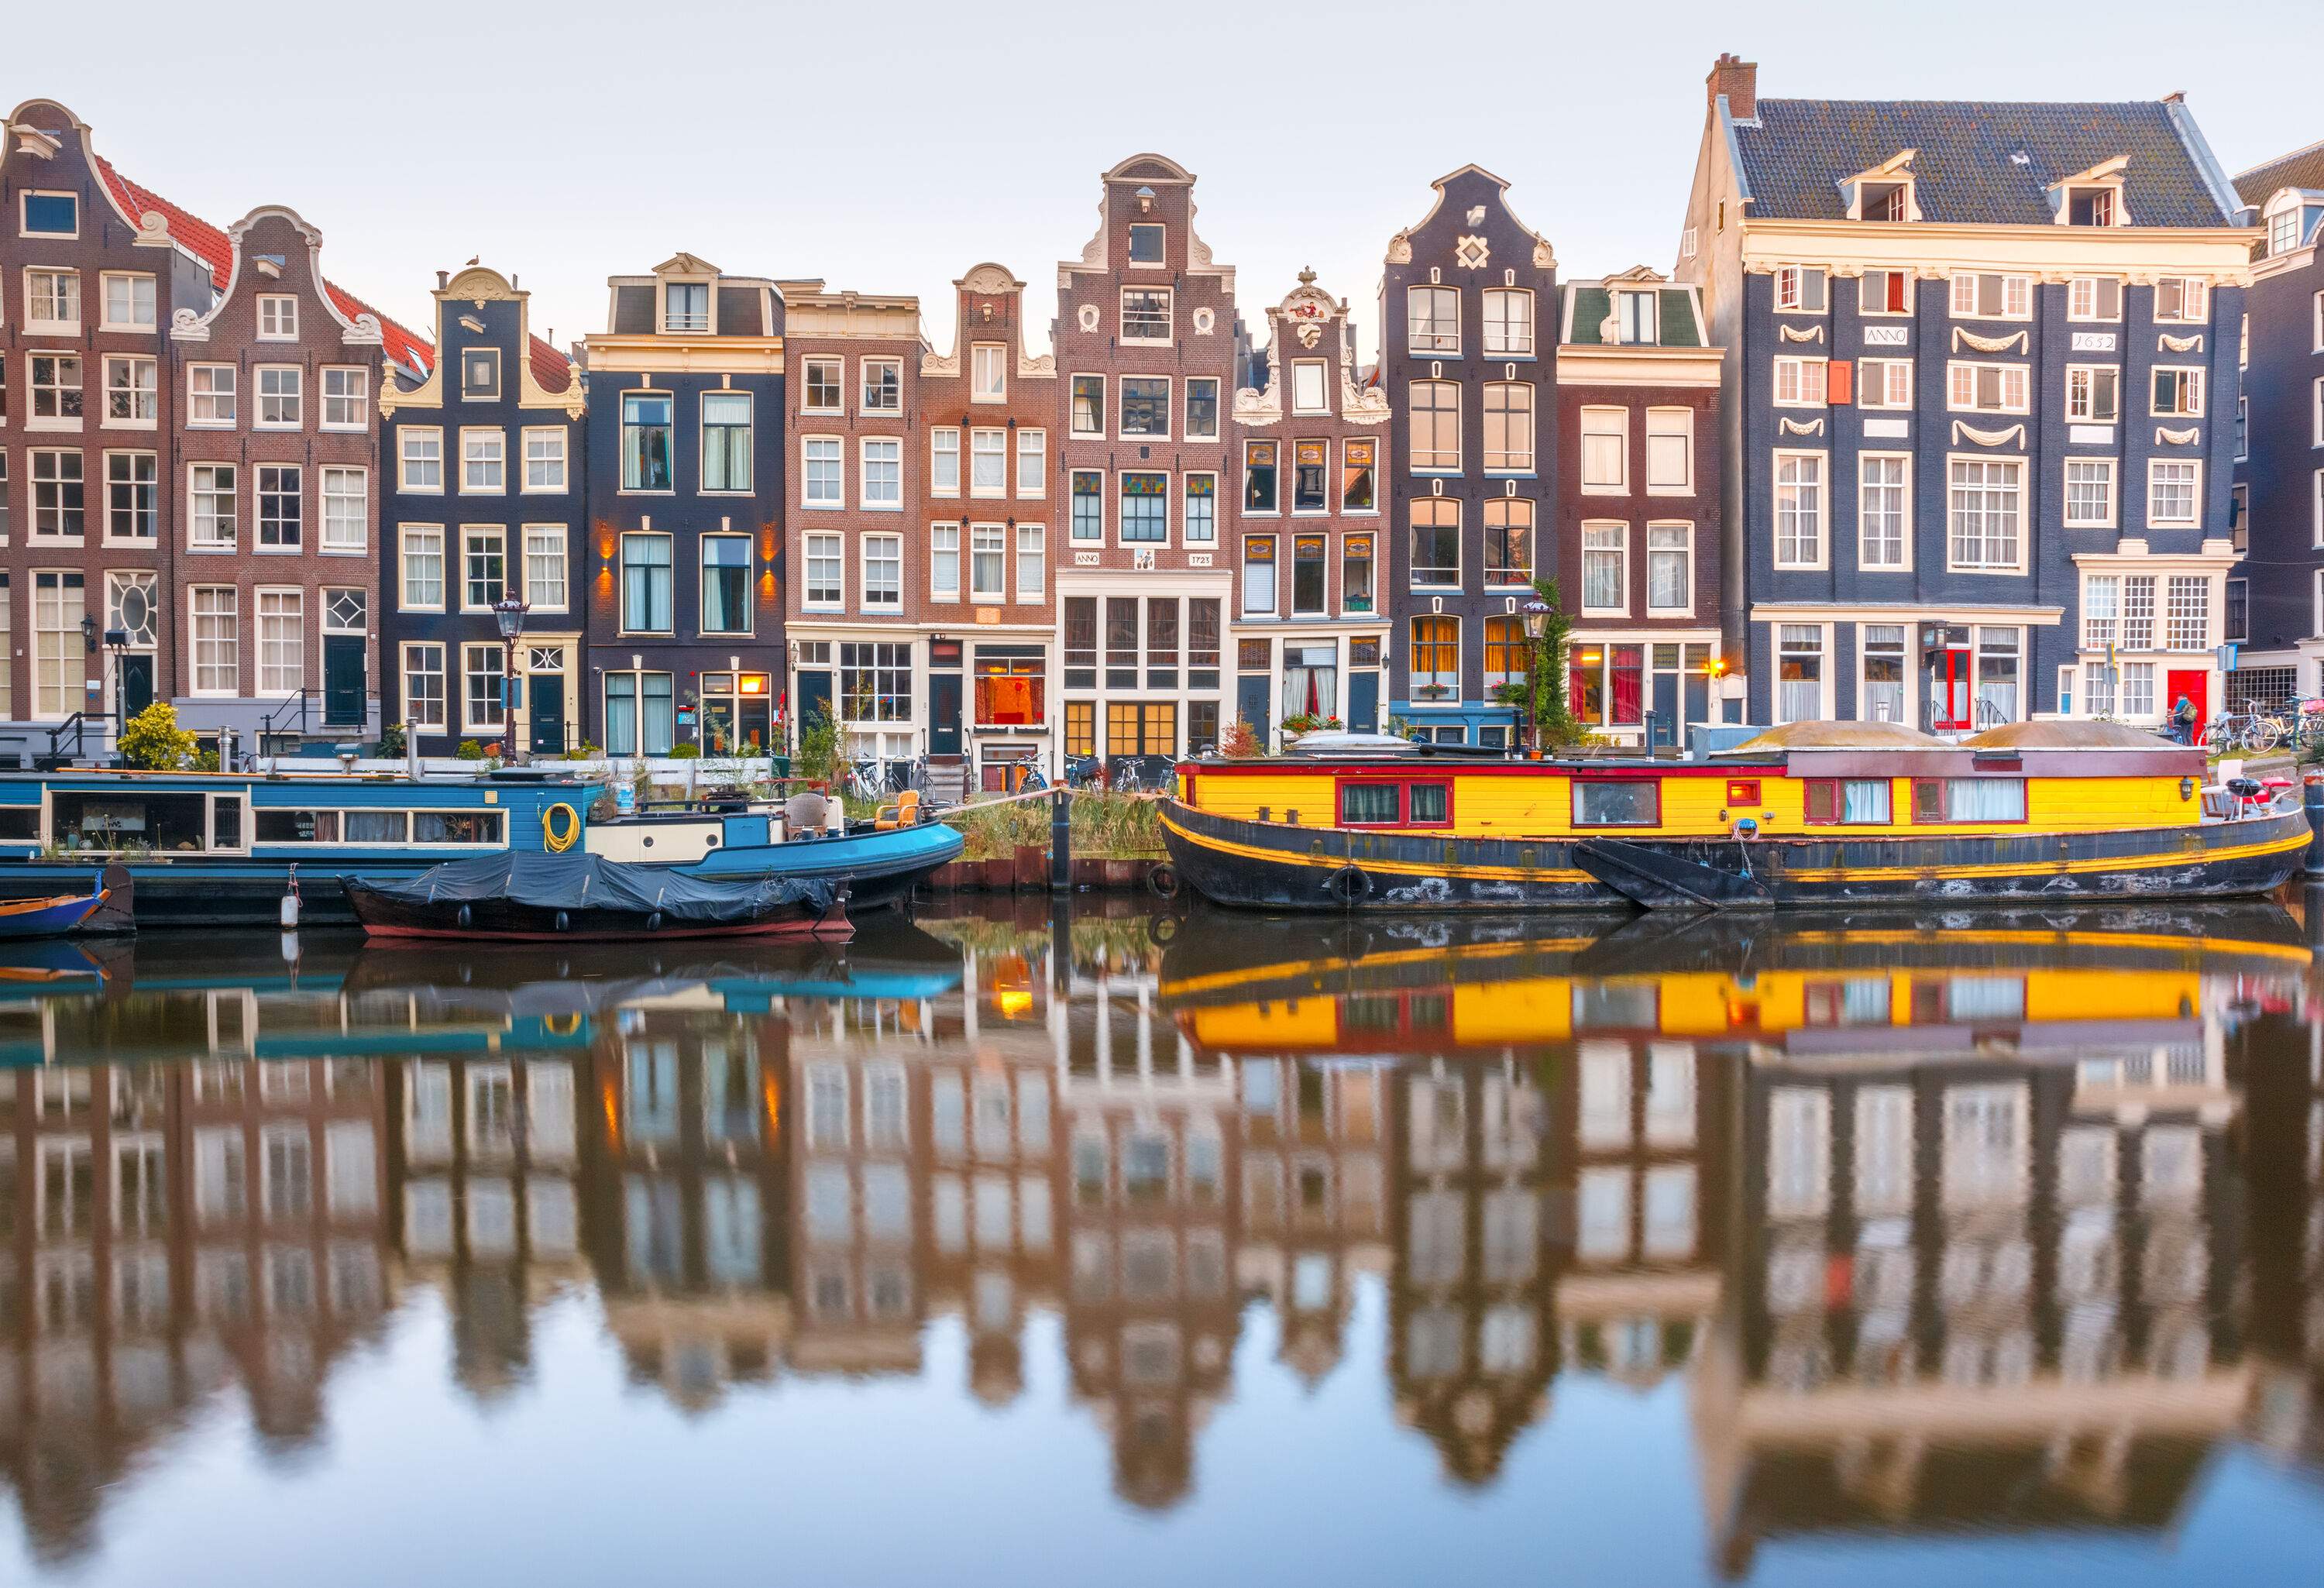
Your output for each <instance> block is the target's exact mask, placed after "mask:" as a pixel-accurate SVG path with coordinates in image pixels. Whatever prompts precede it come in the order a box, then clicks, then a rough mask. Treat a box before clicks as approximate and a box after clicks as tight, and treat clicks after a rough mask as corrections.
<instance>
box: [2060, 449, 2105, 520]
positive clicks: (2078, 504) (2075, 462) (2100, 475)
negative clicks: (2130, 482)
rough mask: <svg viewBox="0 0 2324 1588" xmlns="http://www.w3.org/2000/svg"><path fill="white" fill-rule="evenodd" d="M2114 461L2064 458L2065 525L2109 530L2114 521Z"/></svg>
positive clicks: (2099, 458) (2094, 458)
mask: <svg viewBox="0 0 2324 1588" xmlns="http://www.w3.org/2000/svg"><path fill="white" fill-rule="evenodd" d="M2114 474H2115V460H2114V459H2113V458H2111V457H2069V458H2068V459H2066V527H2067V528H2069V529H2078V530H2110V529H2112V528H2114V523H2115V485H2114Z"/></svg>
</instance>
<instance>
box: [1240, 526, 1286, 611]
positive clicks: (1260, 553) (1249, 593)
mask: <svg viewBox="0 0 2324 1588" xmlns="http://www.w3.org/2000/svg"><path fill="white" fill-rule="evenodd" d="M1279 584H1280V578H1279V577H1278V575H1277V572H1276V563H1275V537H1274V536H1273V535H1245V536H1244V537H1243V538H1242V610H1243V614H1244V615H1245V616H1248V617H1273V616H1274V615H1275V614H1276V610H1277V587H1278V586H1279Z"/></svg>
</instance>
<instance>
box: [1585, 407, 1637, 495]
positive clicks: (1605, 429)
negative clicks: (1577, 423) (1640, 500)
mask: <svg viewBox="0 0 2324 1588" xmlns="http://www.w3.org/2000/svg"><path fill="white" fill-rule="evenodd" d="M1652 450H1653V449H1652V448H1651V446H1650V447H1649V448H1648V451H1649V453H1651V452H1652ZM1629 489H1630V411H1629V410H1628V409H1627V408H1610V407H1608V408H1598V407H1591V408H1584V409H1583V410H1582V494H1585V495H1594V496H1620V495H1626V494H1628V492H1629Z"/></svg>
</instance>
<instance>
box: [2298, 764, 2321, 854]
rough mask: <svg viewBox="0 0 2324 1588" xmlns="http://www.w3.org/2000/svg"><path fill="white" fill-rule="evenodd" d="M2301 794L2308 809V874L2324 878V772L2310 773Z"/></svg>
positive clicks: (2303, 782) (2304, 780) (2301, 788)
mask: <svg viewBox="0 0 2324 1588" xmlns="http://www.w3.org/2000/svg"><path fill="white" fill-rule="evenodd" d="M2300 793H2301V799H2302V801H2303V802H2304V803H2305V804H2306V806H2307V808H2308V834H2309V836H2308V865H2307V870H2308V874H2309V875H2310V876H2311V877H2315V876H2324V772H2310V773H2309V774H2308V776H2307V777H2306V778H2304V779H2302V780H2301V786H2300Z"/></svg>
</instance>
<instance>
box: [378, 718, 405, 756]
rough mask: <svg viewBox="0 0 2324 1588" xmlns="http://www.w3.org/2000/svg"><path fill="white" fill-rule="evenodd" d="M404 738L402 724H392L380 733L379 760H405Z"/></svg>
mask: <svg viewBox="0 0 2324 1588" xmlns="http://www.w3.org/2000/svg"><path fill="white" fill-rule="evenodd" d="M403 749H404V736H403V725H402V724H401V723H390V724H388V725H387V726H385V727H383V728H382V729H381V730H380V731H379V758H380V759H381V760H382V761H401V760H402V759H403Z"/></svg>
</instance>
